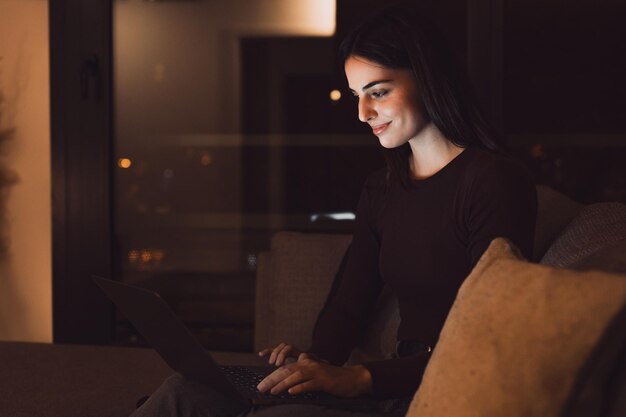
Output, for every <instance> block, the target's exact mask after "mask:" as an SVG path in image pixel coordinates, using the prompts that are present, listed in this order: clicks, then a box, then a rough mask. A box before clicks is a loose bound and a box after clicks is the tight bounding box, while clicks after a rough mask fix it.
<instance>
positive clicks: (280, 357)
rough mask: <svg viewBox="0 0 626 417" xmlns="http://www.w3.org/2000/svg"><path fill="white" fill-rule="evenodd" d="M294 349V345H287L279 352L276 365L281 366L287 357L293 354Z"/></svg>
mask: <svg viewBox="0 0 626 417" xmlns="http://www.w3.org/2000/svg"><path fill="white" fill-rule="evenodd" d="M292 351H293V346H291V345H285V347H283V348H282V349H281V350H280V352H278V356H276V366H281V365H282V364H284V363H285V359H286V358H287V357H288V356H291V353H292Z"/></svg>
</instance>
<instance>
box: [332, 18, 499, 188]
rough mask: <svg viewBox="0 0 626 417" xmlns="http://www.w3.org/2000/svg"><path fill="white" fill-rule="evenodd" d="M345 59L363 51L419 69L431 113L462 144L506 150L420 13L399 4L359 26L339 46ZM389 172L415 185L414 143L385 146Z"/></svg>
mask: <svg viewBox="0 0 626 417" xmlns="http://www.w3.org/2000/svg"><path fill="white" fill-rule="evenodd" d="M339 54H340V58H341V62H345V61H346V60H347V59H348V58H349V57H350V56H353V55H354V56H360V57H362V58H366V59H368V60H370V61H373V62H376V63H378V64H381V65H383V66H385V67H387V68H393V69H409V70H411V71H412V72H413V75H414V76H415V80H416V82H417V88H418V90H419V94H420V96H421V100H422V103H423V105H424V110H425V112H426V116H427V117H428V118H429V119H430V120H431V121H432V122H433V123H434V125H435V126H436V127H437V128H438V129H439V130H440V131H441V133H442V134H443V135H444V136H445V137H446V138H447V139H448V140H450V141H451V142H452V143H454V144H455V145H457V146H460V147H467V146H469V145H473V146H478V147H481V148H484V149H490V150H494V151H498V152H502V148H501V146H500V145H499V144H498V143H497V142H496V140H495V135H494V134H493V132H492V129H491V128H490V127H489V125H488V124H487V122H486V120H485V118H484V117H483V115H482V113H481V111H480V110H479V108H478V105H477V103H476V100H475V97H474V94H473V90H472V88H471V86H470V82H469V78H468V77H467V74H466V73H465V71H464V69H463V67H462V66H461V65H459V64H458V63H457V62H456V61H455V57H454V54H453V53H452V52H451V50H450V49H449V48H448V46H447V44H446V42H445V40H444V38H443V36H442V35H441V34H440V33H439V31H438V30H437V29H436V27H435V26H434V25H433V24H432V23H431V22H430V21H429V20H428V19H427V18H425V16H423V15H422V14H420V13H417V12H416V11H414V10H410V9H407V8H404V7H399V6H393V7H389V8H386V9H384V10H382V11H381V12H379V13H377V14H376V15H374V16H372V17H370V18H369V19H367V20H365V21H364V22H363V23H361V24H360V25H359V26H357V27H356V28H355V29H354V30H353V31H352V32H351V33H350V34H348V36H347V37H346V38H345V39H344V40H343V42H342V43H341V45H340V47H339ZM383 153H384V155H385V159H386V161H387V173H388V175H387V178H388V179H389V180H391V181H399V182H400V183H401V184H403V185H405V186H411V184H412V182H411V180H410V175H409V155H411V148H410V146H409V144H408V143H406V144H404V145H403V146H400V147H398V148H392V149H383Z"/></svg>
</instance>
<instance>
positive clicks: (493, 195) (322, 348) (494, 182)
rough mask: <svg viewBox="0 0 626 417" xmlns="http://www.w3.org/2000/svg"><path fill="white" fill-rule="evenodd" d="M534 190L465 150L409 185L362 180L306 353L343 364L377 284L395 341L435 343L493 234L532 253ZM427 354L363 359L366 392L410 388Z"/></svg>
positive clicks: (497, 163)
mask: <svg viewBox="0 0 626 417" xmlns="http://www.w3.org/2000/svg"><path fill="white" fill-rule="evenodd" d="M536 206H537V197H536V191H535V186H534V184H533V183H532V181H531V179H530V177H529V175H528V173H527V172H526V170H525V169H523V168H522V167H521V166H519V165H518V164H516V163H514V162H513V161H511V160H509V159H507V158H505V157H502V156H499V155H497V154H494V153H492V152H489V151H485V150H481V149H478V148H473V147H470V148H467V149H466V150H464V151H463V152H462V153H461V154H460V155H458V156H457V157H456V158H455V159H453V160H452V161H451V162H450V163H449V164H448V165H446V166H445V167H444V168H443V169H441V170H440V171H439V172H437V173H436V174H435V175H433V176H431V177H429V178H427V179H425V180H420V181H415V182H414V187H413V188H412V189H407V188H406V187H403V186H401V185H400V184H389V183H388V182H387V181H386V179H385V171H384V170H381V171H378V172H376V173H374V174H372V175H371V176H370V177H369V178H368V180H367V181H366V183H365V186H364V188H363V191H362V194H361V198H360V201H359V204H358V208H357V219H356V227H355V232H354V237H353V241H352V245H351V247H350V251H349V253H348V259H347V263H346V264H345V269H344V272H343V275H342V276H341V277H339V279H340V282H339V284H338V286H337V287H336V290H335V292H334V293H333V294H332V295H331V296H332V298H331V299H329V301H328V303H327V305H326V307H325V309H324V310H323V311H322V313H321V314H320V317H319V319H318V322H317V325H316V328H315V331H314V334H313V343H312V346H311V352H313V353H315V354H317V355H318V356H320V357H321V358H324V359H327V360H329V361H330V362H331V363H334V364H337V365H341V364H343V363H344V362H345V361H346V360H347V358H348V356H349V355H350V352H351V350H352V349H353V347H354V346H355V344H356V343H357V342H358V341H359V340H360V337H362V335H363V333H364V331H365V329H366V327H367V320H368V316H369V314H370V312H371V310H372V308H373V306H374V304H375V301H376V300H377V298H378V296H379V293H380V291H381V288H382V286H383V284H387V285H388V286H389V287H390V288H391V290H392V291H393V292H394V293H395V294H396V296H397V297H398V304H399V310H400V317H401V323H400V327H399V329H398V340H418V341H421V342H424V343H426V344H428V345H430V346H435V344H436V342H437V339H438V337H439V332H440V331H441V328H442V327H443V324H444V321H445V319H446V316H447V314H448V311H449V310H450V308H451V306H452V303H453V301H454V299H455V297H456V293H457V291H458V289H459V287H460V286H461V283H462V282H463V280H464V279H465V278H466V277H467V275H468V274H469V272H470V271H471V269H472V268H473V266H474V265H475V264H476V262H477V261H478V259H479V258H480V256H481V255H482V254H483V252H484V251H485V250H486V249H487V246H488V245H489V243H490V242H491V240H493V239H494V238H496V237H506V238H508V239H510V240H511V241H513V243H515V244H516V245H517V246H518V247H519V248H520V250H521V251H522V253H523V254H524V255H525V256H526V257H528V258H529V257H530V255H531V252H532V242H533V237H534V228H535V218H536V211H537V209H536ZM427 361H428V355H415V356H409V357H403V358H397V359H388V360H384V361H378V362H369V363H365V364H364V365H365V366H366V368H367V369H368V370H369V371H370V373H371V375H372V382H373V394H374V396H375V397H378V398H397V397H402V396H405V395H410V394H411V393H413V392H414V391H415V390H416V389H417V387H418V386H419V383H420V381H421V378H422V373H423V371H424V368H425V367H426V363H427Z"/></svg>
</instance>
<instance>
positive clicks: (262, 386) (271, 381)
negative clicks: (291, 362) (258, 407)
mask: <svg viewBox="0 0 626 417" xmlns="http://www.w3.org/2000/svg"><path fill="white" fill-rule="evenodd" d="M292 373H293V371H292V370H291V369H290V367H288V366H283V367H281V368H278V369H276V370H275V371H274V372H272V373H271V374H269V375H268V376H266V377H265V378H263V380H262V381H261V382H259V385H257V389H258V390H259V391H261V392H266V391H269V390H270V389H272V388H274V387H275V386H276V385H277V384H278V383H280V382H281V381H282V380H284V379H285V378H287V377H288V376H289V375H291V374H292Z"/></svg>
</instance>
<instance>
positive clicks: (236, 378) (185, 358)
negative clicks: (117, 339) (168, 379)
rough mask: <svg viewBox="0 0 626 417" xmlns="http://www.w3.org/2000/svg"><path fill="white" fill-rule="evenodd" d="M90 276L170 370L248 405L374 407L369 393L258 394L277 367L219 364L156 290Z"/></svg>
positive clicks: (361, 408)
mask: <svg viewBox="0 0 626 417" xmlns="http://www.w3.org/2000/svg"><path fill="white" fill-rule="evenodd" d="M92 278H93V280H94V282H95V283H96V284H97V285H98V286H99V287H100V289H101V290H102V291H103V292H104V293H105V294H106V295H107V296H108V297H109V298H110V299H111V301H113V303H114V304H115V305H116V306H117V308H118V309H119V310H120V311H121V312H122V314H124V315H125V316H126V318H127V319H128V320H129V321H130V322H131V323H132V324H133V325H134V326H135V328H136V329H137V331H138V332H139V333H140V334H141V335H142V336H143V337H144V338H145V339H146V341H147V342H148V343H149V344H150V345H151V346H152V347H153V348H154V349H155V350H156V351H157V353H158V354H159V355H160V356H161V357H162V358H163V360H164V361H165V362H166V363H167V364H168V365H169V366H170V368H172V369H173V370H174V371H176V372H178V373H180V374H182V375H183V376H185V377H186V378H188V379H190V380H194V381H198V382H201V383H204V384H208V385H210V386H211V387H212V388H213V389H215V390H217V391H218V392H220V393H222V394H223V395H226V396H229V397H231V398H233V399H235V400H242V401H246V402H247V403H248V404H252V405H273V404H318V405H324V406H331V407H338V408H351V409H353V408H354V409H360V410H363V409H371V408H373V407H374V405H375V402H374V401H373V400H372V399H370V398H368V397H362V398H342V397H336V396H333V395H330V394H327V393H324V392H308V393H303V394H298V395H291V394H289V393H287V392H283V393H281V394H277V395H273V394H269V393H262V392H260V391H259V390H258V389H257V388H256V386H257V385H258V383H259V382H261V380H262V379H263V378H265V377H266V376H267V375H269V374H270V373H271V372H273V371H274V370H275V369H277V368H276V367H274V366H260V367H256V366H221V365H219V364H218V363H217V362H216V361H215V360H214V359H213V357H212V356H211V354H210V353H209V351H207V350H206V349H205V348H204V347H203V346H202V344H201V343H200V342H199V341H198V340H197V339H196V338H195V337H194V336H193V335H192V334H191V332H190V331H189V330H188V329H187V327H186V326H185V325H184V324H183V322H182V320H180V318H179V317H177V316H176V315H175V314H174V312H173V311H172V309H171V308H170V307H169V305H167V303H166V302H165V301H164V300H163V299H162V298H161V296H160V295H159V294H158V293H156V292H154V291H150V290H147V289H145V288H140V287H137V286H134V285H130V284H125V283H122V282H119V281H113V280H110V279H106V278H102V277H98V276H95V275H94V276H92Z"/></svg>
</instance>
